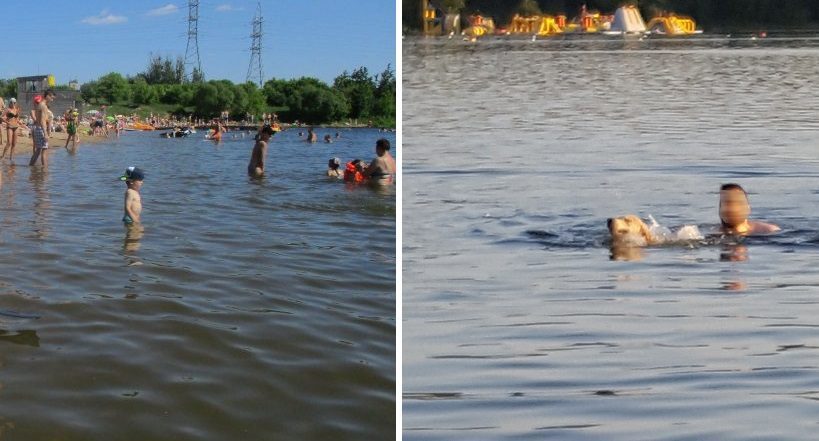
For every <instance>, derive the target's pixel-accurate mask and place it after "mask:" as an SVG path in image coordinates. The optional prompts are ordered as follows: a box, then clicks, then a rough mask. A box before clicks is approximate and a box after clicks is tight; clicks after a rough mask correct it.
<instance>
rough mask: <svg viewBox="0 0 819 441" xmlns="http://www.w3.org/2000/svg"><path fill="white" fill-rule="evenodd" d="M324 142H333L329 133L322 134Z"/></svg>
mask: <svg viewBox="0 0 819 441" xmlns="http://www.w3.org/2000/svg"><path fill="white" fill-rule="evenodd" d="M324 142H325V143H327V144H331V143H332V142H333V139H332V138H331V137H330V135H324Z"/></svg>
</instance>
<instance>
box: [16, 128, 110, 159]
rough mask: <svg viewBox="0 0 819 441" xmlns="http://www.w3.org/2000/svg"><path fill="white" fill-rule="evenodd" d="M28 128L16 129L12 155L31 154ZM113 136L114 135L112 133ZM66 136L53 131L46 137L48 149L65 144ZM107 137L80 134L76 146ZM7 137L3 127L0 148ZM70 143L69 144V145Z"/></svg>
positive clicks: (31, 144)
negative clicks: (15, 142) (15, 141)
mask: <svg viewBox="0 0 819 441" xmlns="http://www.w3.org/2000/svg"><path fill="white" fill-rule="evenodd" d="M28 135H29V133H28V130H26V129H18V130H17V146H16V147H15V148H14V155H15V156H22V155H28V156H30V155H31V152H32V151H33V148H34V143H33V140H32V138H30V137H29V136H28ZM114 136H115V135H114ZM66 138H68V134H67V133H66V132H55V133H54V134H53V135H51V137H49V138H48V147H49V149H58V148H59V149H61V148H63V146H64V145H65V140H66ZM106 139H109V138H104V137H102V136H90V135H85V134H80V142H79V144H77V146H78V147H82V146H83V145H86V144H95V143H98V142H102V141H105V140H106ZM7 142H8V139H7V138H6V129H5V127H3V142H2V143H0V146H2V148H5V146H6V143H7ZM70 146H71V144H69V147H70ZM0 153H2V149H0Z"/></svg>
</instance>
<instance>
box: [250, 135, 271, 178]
mask: <svg viewBox="0 0 819 441" xmlns="http://www.w3.org/2000/svg"><path fill="white" fill-rule="evenodd" d="M271 136H273V128H272V127H270V126H269V125H264V126H262V128H261V129H260V130H259V134H258V135H257V138H258V139H257V140H256V144H255V145H254V146H253V152H252V153H251V154H250V162H249V163H248V164H247V174H248V175H250V176H252V177H256V178H258V177H261V176H262V175H263V174H264V162H265V158H266V157H267V141H268V140H270V137H271Z"/></svg>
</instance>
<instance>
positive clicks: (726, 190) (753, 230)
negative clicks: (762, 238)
mask: <svg viewBox="0 0 819 441" xmlns="http://www.w3.org/2000/svg"><path fill="white" fill-rule="evenodd" d="M750 214H751V205H750V203H749V202H748V193H746V192H745V189H743V188H742V187H741V186H740V185H739V184H724V185H723V186H722V187H720V190H719V219H720V231H721V232H722V233H723V234H732V235H738V236H750V235H757V234H770V233H775V232H777V231H779V230H780V228H779V227H778V226H777V225H774V224H770V223H767V222H760V221H752V220H748V216H749V215H750Z"/></svg>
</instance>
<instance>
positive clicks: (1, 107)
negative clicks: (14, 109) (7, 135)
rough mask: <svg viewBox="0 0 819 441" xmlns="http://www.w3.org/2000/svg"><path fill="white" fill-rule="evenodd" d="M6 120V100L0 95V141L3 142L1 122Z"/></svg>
mask: <svg viewBox="0 0 819 441" xmlns="http://www.w3.org/2000/svg"><path fill="white" fill-rule="evenodd" d="M5 122H6V101H5V100H3V97H2V96H0V143H2V142H3V123H5Z"/></svg>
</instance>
